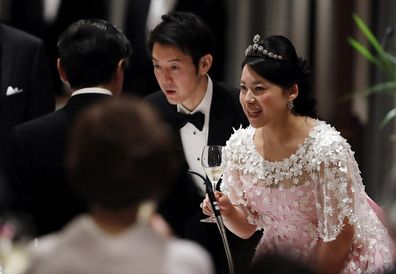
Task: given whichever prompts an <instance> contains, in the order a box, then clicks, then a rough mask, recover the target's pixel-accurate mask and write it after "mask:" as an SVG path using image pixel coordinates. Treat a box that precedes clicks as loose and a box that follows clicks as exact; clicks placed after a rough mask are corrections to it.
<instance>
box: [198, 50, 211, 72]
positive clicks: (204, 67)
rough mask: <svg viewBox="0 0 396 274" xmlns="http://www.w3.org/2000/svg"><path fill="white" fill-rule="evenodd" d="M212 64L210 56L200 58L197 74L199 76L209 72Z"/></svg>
mask: <svg viewBox="0 0 396 274" xmlns="http://www.w3.org/2000/svg"><path fill="white" fill-rule="evenodd" d="M212 63H213V56H212V55H211V54H206V55H204V56H202V57H201V59H200V60H199V65H198V72H199V73H200V74H201V75H206V74H207V73H208V71H209V69H210V68H211V67H212Z"/></svg>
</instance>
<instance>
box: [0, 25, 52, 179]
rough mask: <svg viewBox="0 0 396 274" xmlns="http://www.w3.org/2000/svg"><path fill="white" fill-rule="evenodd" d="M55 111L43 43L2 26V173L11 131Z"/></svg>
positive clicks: (0, 56) (0, 85) (0, 123)
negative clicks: (18, 125) (21, 124)
mask: <svg viewBox="0 0 396 274" xmlns="http://www.w3.org/2000/svg"><path fill="white" fill-rule="evenodd" d="M54 108H55V100H54V94H53V87H52V79H51V75H50V69H49V63H48V59H47V54H46V51H45V46H44V44H43V41H42V40H40V39H39V38H37V37H34V36H32V35H30V34H27V33H25V32H23V31H20V30H18V29H15V28H12V27H10V26H8V25H5V24H1V23H0V172H1V171H2V169H3V168H4V167H5V154H6V148H7V146H8V143H9V138H10V132H11V130H12V128H13V127H14V126H15V125H17V124H20V123H23V122H26V121H29V120H31V119H33V118H37V117H39V116H42V115H44V114H47V113H49V112H51V111H53V110H54Z"/></svg>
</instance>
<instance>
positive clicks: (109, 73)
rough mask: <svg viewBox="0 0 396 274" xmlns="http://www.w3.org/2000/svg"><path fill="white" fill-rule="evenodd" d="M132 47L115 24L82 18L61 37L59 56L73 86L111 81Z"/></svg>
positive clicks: (89, 85) (81, 86) (77, 87)
mask: <svg viewBox="0 0 396 274" xmlns="http://www.w3.org/2000/svg"><path fill="white" fill-rule="evenodd" d="M131 51H132V50H131V46H130V43H129V41H128V39H127V38H126V37H125V35H124V34H123V33H122V32H121V31H120V30H118V29H117V28H116V27H115V26H113V25H111V24H110V23H108V22H106V21H104V20H101V19H89V20H79V21H77V22H74V23H73V24H71V25H70V26H69V27H68V28H67V29H66V30H65V31H64V32H63V33H62V34H61V36H60V37H59V41H58V52H59V58H60V62H61V65H62V68H63V69H64V72H65V74H66V76H67V80H68V82H69V84H70V86H71V87H72V89H80V88H85V87H95V86H99V85H101V84H106V83H109V82H110V81H111V79H112V77H113V74H114V72H115V71H116V68H117V65H118V63H119V62H120V61H121V60H123V59H125V61H127V59H128V57H129V55H130V54H131Z"/></svg>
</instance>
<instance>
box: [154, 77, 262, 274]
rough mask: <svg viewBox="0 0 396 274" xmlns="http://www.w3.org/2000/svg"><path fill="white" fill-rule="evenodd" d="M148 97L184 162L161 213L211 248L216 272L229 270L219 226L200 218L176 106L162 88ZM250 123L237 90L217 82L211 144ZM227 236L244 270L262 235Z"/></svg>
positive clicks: (180, 230) (240, 270) (240, 269)
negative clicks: (178, 124)
mask: <svg viewBox="0 0 396 274" xmlns="http://www.w3.org/2000/svg"><path fill="white" fill-rule="evenodd" d="M146 99H147V100H148V101H149V102H151V103H152V104H153V105H154V106H155V107H157V108H158V110H159V111H160V112H161V113H162V115H163V118H164V120H165V121H166V122H167V123H168V124H169V125H170V126H171V127H172V129H173V132H174V134H175V136H176V139H177V141H178V148H179V153H180V158H181V159H182V161H183V163H184V165H183V168H182V171H181V173H180V176H179V178H178V179H177V180H176V182H175V185H174V188H173V191H171V194H170V195H169V196H168V197H167V199H166V200H165V201H164V202H163V203H162V204H161V205H160V206H159V212H160V213H161V214H162V216H164V218H165V219H166V220H167V221H168V223H170V225H171V226H172V228H173V229H174V230H175V231H176V233H177V234H178V236H181V237H185V238H189V239H191V240H194V241H196V242H198V243H200V244H201V245H202V246H204V247H205V248H207V249H208V251H209V252H210V253H211V255H212V258H213V260H214V263H215V265H216V270H217V273H219V274H223V273H229V271H228V266H227V260H226V256H225V252H224V247H223V244H222V241H221V237H220V234H219V232H218V230H217V226H216V225H215V224H205V223H200V222H199V220H200V219H202V218H204V217H207V216H204V215H203V214H202V211H201V208H200V206H199V204H200V203H201V202H202V200H203V197H201V196H200V195H199V194H198V191H197V189H196V186H195V185H194V182H193V180H192V178H191V175H190V174H188V173H187V170H188V164H187V162H186V160H185V156H184V151H183V147H182V144H181V139H180V131H179V128H178V127H177V122H176V121H177V118H176V115H177V107H176V105H171V104H169V103H168V101H167V100H166V97H165V95H164V94H163V93H162V92H161V91H158V92H156V93H154V94H151V95H149V96H147V97H146ZM247 125H248V121H247V119H246V116H245V114H244V113H243V110H242V108H241V106H240V103H239V99H238V90H237V89H235V88H231V87H228V86H225V85H223V84H221V83H218V82H215V81H214V82H213V96H212V102H211V106H210V120H209V135H208V144H209V145H225V143H226V141H227V140H228V139H229V138H230V136H231V134H232V133H233V128H235V129H238V128H239V127H240V126H243V127H245V126H247ZM227 237H228V239H229V242H230V246H231V249H232V250H231V252H232V253H233V257H234V263H235V268H236V271H237V273H243V271H246V270H247V268H248V265H249V262H250V260H251V258H252V256H253V254H254V247H255V246H256V244H257V241H258V237H259V236H255V237H252V238H251V239H249V240H242V239H240V238H238V237H237V236H235V235H233V234H232V233H228V234H227Z"/></svg>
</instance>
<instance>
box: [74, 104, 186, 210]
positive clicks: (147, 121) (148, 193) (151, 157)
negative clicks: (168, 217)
mask: <svg viewBox="0 0 396 274" xmlns="http://www.w3.org/2000/svg"><path fill="white" fill-rule="evenodd" d="M70 137H71V138H70V146H69V150H68V157H67V163H66V166H67V170H68V174H69V176H70V179H71V184H72V187H73V188H74V189H75V190H76V191H77V193H79V194H80V195H81V196H82V197H83V198H85V200H87V201H88V203H90V204H91V205H100V206H102V207H105V208H108V209H110V210H120V209H126V208H130V207H133V206H135V205H138V204H139V203H140V202H142V201H144V200H147V199H155V200H157V199H159V198H161V197H162V196H163V195H164V193H166V191H167V190H168V188H169V187H170V184H171V182H172V181H173V179H174V176H175V174H176V173H177V171H178V166H179V162H178V161H177V156H176V149H175V145H174V142H173V138H172V137H171V133H170V130H169V129H168V127H167V126H166V125H165V124H164V123H162V122H161V121H160V120H159V118H158V115H157V114H156V113H155V112H154V110H153V109H152V108H151V107H150V106H148V105H147V104H146V103H145V102H143V101H141V100H140V99H136V98H130V97H122V98H110V99H108V100H105V101H103V102H100V103H99V104H97V105H95V106H93V107H91V108H89V109H87V111H85V112H84V113H83V114H82V115H81V116H80V117H79V119H78V120H77V122H76V124H75V126H74V128H73V130H72V133H71V136H70Z"/></svg>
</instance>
